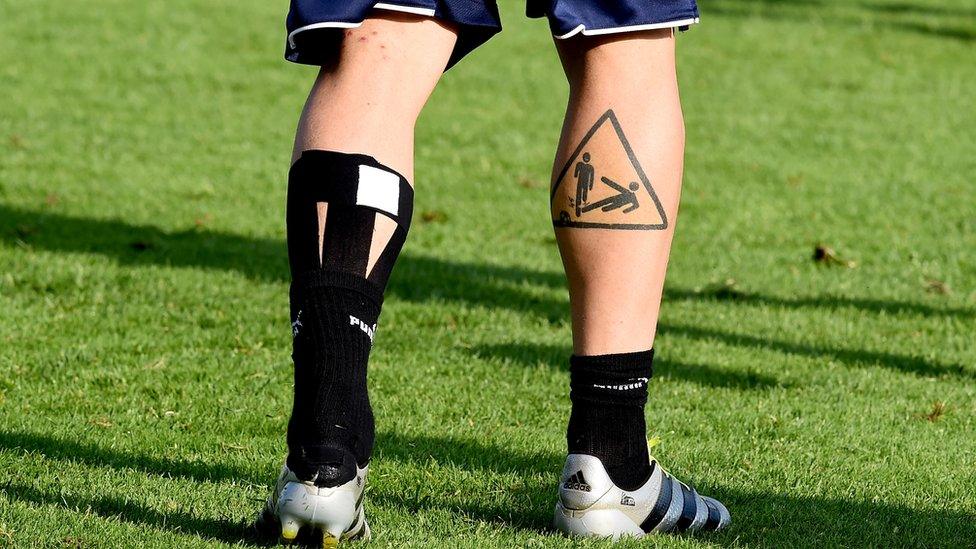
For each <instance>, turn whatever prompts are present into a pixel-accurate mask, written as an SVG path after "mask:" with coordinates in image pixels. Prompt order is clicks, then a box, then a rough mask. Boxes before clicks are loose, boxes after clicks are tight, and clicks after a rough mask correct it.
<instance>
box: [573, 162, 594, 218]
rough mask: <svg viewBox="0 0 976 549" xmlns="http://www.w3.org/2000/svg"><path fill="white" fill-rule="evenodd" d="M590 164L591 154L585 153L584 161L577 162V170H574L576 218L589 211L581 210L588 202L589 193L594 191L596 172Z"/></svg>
mask: <svg viewBox="0 0 976 549" xmlns="http://www.w3.org/2000/svg"><path fill="white" fill-rule="evenodd" d="M589 162H590V153H583V161H582V162H577V163H576V169H575V170H573V177H575V178H576V217H579V216H580V215H581V214H582V213H583V212H584V211H587V210H581V208H582V206H583V203H584V202H586V195H587V193H588V192H589V191H592V190H593V179H594V178H595V174H596V172H595V170H594V169H593V165H592V164H590V163H589Z"/></svg>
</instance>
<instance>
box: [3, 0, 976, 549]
mask: <svg viewBox="0 0 976 549" xmlns="http://www.w3.org/2000/svg"><path fill="white" fill-rule="evenodd" d="M285 4H286V3H283V2H273V3H272V2H260V1H258V0H249V1H246V2H231V1H228V0H216V1H213V0H210V1H205V0H172V1H167V2H163V1H160V0H148V1H144V2H129V1H125V0H92V1H89V2H56V1H54V0H36V1H30V2H28V1H26V0H0V546H7V545H9V546H14V547H33V546H38V547H205V546H210V547H222V546H238V547H250V546H253V545H255V544H263V543H266V542H265V541H263V540H260V539H255V538H254V537H253V536H252V534H251V533H250V530H249V529H248V527H249V524H250V521H251V519H252V518H253V515H254V513H255V512H256V511H257V510H258V509H259V507H260V506H261V502H262V500H263V498H264V497H266V495H267V493H268V487H269V485H270V484H271V482H272V481H273V479H274V477H275V475H276V474H277V470H278V467H279V465H280V462H281V459H282V457H283V453H284V429H285V424H286V421H287V417H288V412H289V408H290V404H291V386H290V385H291V364H290V360H289V356H288V355H289V350H290V337H289V326H288V318H287V311H286V310H287V294H286V290H287V278H288V273H287V262H286V253H285V248H284V228H283V219H284V200H283V196H284V181H285V172H286V169H287V166H286V165H287V162H288V158H289V154H290V144H291V137H292V131H293V127H294V123H295V121H296V119H297V115H298V111H299V109H300V106H301V103H302V101H303V99H304V95H305V93H306V91H307V88H308V86H309V84H310V80H311V78H312V76H313V74H314V70H313V69H311V68H308V67H298V66H294V65H290V64H288V63H285V62H284V61H283V60H282V59H281V54H282V50H283V17H284V11H285V8H286V6H285ZM502 12H503V17H504V19H505V24H506V31H505V32H504V33H503V34H502V35H500V36H499V37H496V38H495V39H493V40H492V41H491V42H490V43H489V44H488V45H487V46H486V47H484V48H483V49H481V50H479V51H477V52H476V53H475V54H473V55H472V56H471V57H470V58H468V59H466V60H465V61H463V62H462V63H461V64H460V65H459V66H458V67H457V68H456V69H452V70H451V71H450V72H449V73H448V74H447V75H446V76H445V78H444V80H443V82H442V85H441V86H440V88H439V89H438V91H437V92H436V93H435V94H434V97H433V99H432V100H431V102H430V104H429V105H428V107H427V109H426V111H425V113H424V115H423V117H422V120H421V123H420V126H419V129H418V150H417V177H416V179H417V187H418V190H419V193H418V210H417V212H418V214H417V216H416V218H415V221H414V226H413V229H412V232H411V239H410V241H409V242H408V244H407V247H406V250H405V252H404V256H403V257H402V259H401V262H400V263H399V264H398V266H397V269H396V271H395V273H394V277H393V281H392V283H391V287H390V291H389V294H388V299H387V302H386V307H385V310H384V314H383V318H382V322H381V329H380V331H379V334H378V338H377V347H376V349H375V351H374V358H373V360H372V364H371V370H370V380H371V384H372V385H371V390H372V395H373V400H374V403H375V408H376V414H377V424H378V430H379V432H378V446H377V453H376V455H375V457H374V461H373V465H372V470H371V485H370V488H369V492H368V494H369V499H368V504H367V505H368V506H367V509H368V513H369V514H370V516H371V523H372V525H373V529H374V532H375V541H374V542H373V545H376V546H411V547H429V546H444V547H511V546H520V547H570V546H575V545H577V543H575V542H573V541H570V540H567V539H564V538H562V537H559V536H557V535H554V534H553V533H552V532H551V531H550V530H549V529H548V523H549V520H550V518H551V509H552V504H553V503H554V498H555V482H556V477H557V475H558V473H559V470H560V468H561V463H562V457H563V452H564V444H565V442H564V429H565V422H566V419H567V416H568V410H569V402H568V397H567V390H568V378H567V366H566V364H567V357H568V355H569V353H570V346H569V340H570V328H569V324H568V321H567V316H568V304H567V296H566V291H565V289H564V285H563V278H562V274H561V270H560V263H559V259H558V256H557V253H556V250H555V245H554V239H553V237H552V229H551V228H550V226H549V218H548V215H549V214H548V204H547V181H548V173H549V162H550V160H551V156H552V151H553V149H554V146H555V142H556V138H557V132H558V128H559V124H560V119H561V115H562V111H563V109H564V100H565V96H566V93H567V90H566V85H565V81H564V79H563V77H562V75H561V73H560V69H559V67H558V63H557V61H556V58H555V54H554V53H553V50H552V47H551V45H550V43H549V41H550V38H549V35H548V29H547V27H546V25H545V24H544V23H543V22H541V21H530V20H526V19H524V17H523V16H522V4H521V3H520V2H517V1H516V0H509V1H506V2H504V3H503V4H502ZM702 12H703V19H702V25H700V26H699V27H696V28H695V29H693V30H692V31H691V32H689V33H687V34H685V35H683V36H682V37H681V38H680V44H679V50H680V52H679V56H680V60H679V61H680V63H679V72H680V77H681V81H682V90H683V100H684V106H685V112H686V121H687V126H688V154H687V173H686V179H685V192H684V201H683V204H682V213H681V220H680V223H679V226H678V232H677V238H676V241H675V246H674V255H673V258H672V266H671V270H670V274H669V279H668V287H667V295H666V300H665V305H664V308H663V312H662V321H661V330H660V337H659V338H658V342H657V347H658V352H659V360H658V362H657V364H656V378H655V381H654V382H653V383H652V385H651V397H650V403H649V406H648V424H649V426H650V433H649V436H651V437H652V439H653V440H655V441H656V445H655V446H654V448H653V453H654V454H655V456H656V457H658V458H659V459H660V460H661V461H662V462H663V463H664V464H665V465H666V466H667V467H668V468H669V469H670V470H672V471H673V472H675V474H677V475H678V476H679V477H681V478H687V479H688V480H689V481H691V482H692V483H693V484H695V485H696V486H697V487H698V488H699V489H700V490H702V491H703V492H706V493H709V494H714V495H715V496H716V497H719V498H720V499H722V500H723V501H725V502H726V503H727V504H728V506H729V507H730V509H731V510H732V513H733V518H734V524H733V527H732V528H731V529H729V530H728V531H727V532H723V533H721V534H717V535H702V536H697V537H678V538H672V537H652V538H649V539H646V540H644V541H643V542H642V543H641V544H639V545H641V546H644V545H647V546H668V547H672V546H674V547H704V546H725V545H729V546H741V547H746V546H749V547H752V546H763V547H791V546H820V547H834V546H876V547H891V546H919V547H920V546H928V547H961V546H976V401H974V397H976V336H974V334H976V191H974V184H976V181H974V174H976V154H974V153H976V108H974V103H973V96H974V95H973V94H974V90H976V1H974V0H931V1H930V0H853V1H843V0H822V1H819V0H796V1H787V0H783V1H774V0H703V1H702ZM817 245H823V246H827V247H830V248H832V249H833V250H834V254H833V255H832V256H831V257H835V258H836V259H837V260H836V261H826V262H816V261H814V260H813V259H812V255H813V253H814V248H815V246H817ZM848 262H853V263H854V266H853V267H850V266H848V265H847V263H848ZM584 545H587V546H602V545H603V544H602V543H599V542H592V543H587V544H584ZM624 545H625V546H637V545H638V544H637V543H633V542H630V543H626V544H624Z"/></svg>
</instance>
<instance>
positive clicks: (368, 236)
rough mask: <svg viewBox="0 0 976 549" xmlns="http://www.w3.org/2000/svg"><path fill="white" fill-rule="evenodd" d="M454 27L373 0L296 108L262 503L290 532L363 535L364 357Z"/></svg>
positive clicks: (367, 433) (370, 436) (369, 423)
mask: <svg viewBox="0 0 976 549" xmlns="http://www.w3.org/2000/svg"><path fill="white" fill-rule="evenodd" d="M455 40H456V32H455V30H454V28H453V27H452V26H450V25H448V24H445V23H443V22H440V21H437V20H433V19H429V18H424V17H418V16H415V15H405V14H400V13H390V12H380V11H376V12H374V14H373V16H371V17H370V18H369V19H366V20H365V21H364V22H363V23H362V25H361V26H359V27H358V28H353V29H348V30H346V31H344V32H343V34H342V36H341V41H339V42H338V44H337V47H336V50H335V54H334V56H333V57H332V58H330V59H329V62H328V63H326V64H325V65H323V66H322V69H321V71H320V73H319V75H318V77H317V78H316V81H315V84H314V85H313V88H312V91H311V93H310V94H309V97H308V100H307V102H306V105H305V108H304V110H303V112H302V117H301V121H300V122H299V126H298V132H297V136H296V139H295V148H294V154H293V164H292V167H291V170H290V173H289V185H288V204H287V210H288V212H287V222H288V230H287V236H288V255H289V263H290V267H291V274H292V284H291V291H290V300H291V319H292V332H293V354H292V358H293V360H294V364H295V398H294V405H293V408H292V415H291V419H290V421H289V425H288V459H287V461H286V467H285V468H284V470H283V472H282V476H281V478H280V479H279V482H278V485H277V486H276V488H275V491H274V493H273V495H272V498H271V500H269V503H268V506H267V509H266V511H265V513H264V519H266V522H272V523H274V524H276V525H280V527H281V533H282V536H283V537H284V538H285V539H288V540H290V539H294V537H295V536H296V535H297V533H298V530H299V528H301V527H302V526H311V527H314V528H318V529H321V530H322V531H323V534H324V535H323V543H326V542H334V541H336V540H337V539H339V538H341V537H353V536H361V535H368V527H367V526H366V524H365V518H364V515H363V508H362V493H363V487H364V484H365V476H366V470H367V466H368V462H369V459H370V456H371V454H372V447H373V440H374V430H375V429H374V420H373V413H372V408H371V406H370V402H369V397H368V392H367V387H366V369H367V361H368V358H369V353H370V349H371V347H372V343H373V338H374V334H375V330H376V322H377V319H378V317H379V314H380V308H381V305H382V300H383V291H384V289H385V287H386V283H387V280H388V278H389V275H390V271H391V269H392V267H393V264H394V262H395V261H396V258H397V256H398V255H399V252H400V249H401V247H402V245H403V242H404V240H405V238H406V233H407V230H408V228H409V224H410V216H411V212H412V202H413V200H412V198H413V189H412V186H411V184H410V180H411V179H412V172H413V129H414V124H415V122H416V119H417V116H418V115H419V113H420V110H421V109H422V107H423V105H424V103H425V102H426V100H427V98H428V96H429V94H430V92H431V91H432V90H433V88H434V86H435V84H436V82H437V80H438V78H439V77H440V74H441V73H442V72H443V70H444V68H445V66H446V64H447V62H448V58H449V56H450V55H451V53H452V51H453V48H454V44H455Z"/></svg>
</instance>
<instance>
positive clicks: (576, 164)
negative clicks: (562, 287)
mask: <svg viewBox="0 0 976 549" xmlns="http://www.w3.org/2000/svg"><path fill="white" fill-rule="evenodd" d="M674 42H675V39H674V34H673V31H672V30H671V29H659V30H650V31H644V32H630V33H624V34H619V35H614V36H612V37H609V38H606V37H592V38H591V37H578V38H573V39H569V40H565V41H560V42H557V48H558V50H559V53H560V57H561V59H562V61H563V66H564V68H565V70H566V74H567V77H568V79H569V84H570V98H569V107H568V109H567V113H566V120H565V123H564V125H563V133H562V138H561V139H560V144H559V150H558V152H557V153H556V162H555V165H554V172H553V187H552V193H551V199H552V216H553V218H552V219H553V224H554V226H555V227H556V240H557V242H558V244H559V251H560V254H561V256H562V259H563V265H564V267H565V269H566V275H567V278H568V281H569V293H570V305H571V310H572V320H573V351H574V356H573V357H572V359H571V361H570V373H571V382H570V384H571V388H572V392H571V395H570V399H571V400H572V405H573V407H572V412H571V415H570V420H569V428H568V430H567V443H568V449H569V456H568V458H567V461H566V466H565V468H564V470H563V476H562V482H561V486H560V501H559V504H558V506H557V510H556V517H555V521H556V525H557V527H559V528H560V529H562V530H564V531H567V532H569V533H573V534H587V535H600V536H608V535H612V536H618V535H637V536H640V535H643V534H644V533H646V532H651V531H665V532H672V531H682V530H695V529H699V528H704V529H718V528H722V527H724V526H725V525H727V524H728V521H729V518H728V512H727V510H725V508H724V506H722V505H721V504H720V503H718V502H717V501H715V500H713V499H711V498H707V497H702V496H699V495H698V494H697V493H695V492H694V490H692V489H690V488H689V487H688V486H687V485H685V484H682V483H681V482H679V481H677V480H675V479H674V477H672V476H670V474H668V473H667V472H665V471H664V470H663V469H662V468H661V467H660V466H659V465H658V464H657V463H656V462H654V461H652V460H650V459H649V455H648V450H647V439H646V425H645V418H644V404H645V402H646V401H647V390H648V385H647V383H648V380H649V378H650V377H651V361H652V359H653V350H652V347H653V344H654V331H655V327H656V324H657V317H658V311H659V308H660V303H661V293H662V289H663V286H664V275H665V271H666V269H667V263H668V255H669V252H670V246H671V238H672V235H673V233H674V221H675V217H676V215H677V208H678V198H679V191H680V187H681V173H682V161H683V153H684V124H683V121H682V115H681V106H680V101H679V99H678V86H677V79H676V76H675V66H674ZM594 172H595V173H594ZM591 173H592V177H591V175H589V174H591ZM584 174H585V175H584ZM591 181H592V182H593V187H592V191H590V192H589V193H580V191H579V190H576V191H575V196H573V193H574V188H575V189H581V188H583V186H584V184H586V185H589V184H590V182H591ZM581 201H582V202H583V203H582V204H581V203H580V202H581ZM574 213H575V215H573V214H574Z"/></svg>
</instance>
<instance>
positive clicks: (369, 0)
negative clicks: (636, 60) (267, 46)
mask: <svg viewBox="0 0 976 549" xmlns="http://www.w3.org/2000/svg"><path fill="white" fill-rule="evenodd" d="M526 1H527V5H526V9H525V11H526V14H527V15H528V16H529V17H548V18H549V28H550V29H552V34H553V35H554V36H555V37H556V38H560V39H562V38H569V37H572V36H576V35H578V34H583V35H586V36H594V35H600V34H613V33H619V32H631V31H640V30H649V29H661V28H685V27H687V26H689V25H692V24H694V23H697V22H698V5H697V4H696V3H695V0H526ZM374 9H378V10H392V11H400V12H407V13H413V14H417V15H424V16H428V17H435V18H437V19H442V20H444V21H449V22H451V23H454V24H456V25H457V27H458V42H457V45H456V46H455V48H454V53H453V54H452V55H451V60H450V61H449V62H448V67H450V66H451V65H453V64H454V63H457V62H458V61H459V60H460V59H461V58H462V57H464V56H465V55H466V54H468V53H469V52H471V51H472V50H474V49H475V48H477V47H478V46H480V45H481V44H483V43H484V42H485V41H486V40H488V39H489V38H491V37H492V36H493V35H495V34H496V33H497V32H499V31H500V30H502V22H501V19H500V18H499V16H498V6H497V5H496V3H495V0H391V1H389V2H376V1H374V0H291V9H290V10H289V12H288V23H287V28H288V43H287V45H286V48H285V59H288V60H289V61H294V62H295V63H304V64H307V65H322V64H325V63H327V62H328V59H329V58H330V57H331V56H332V54H333V53H334V52H335V48H336V45H337V44H338V37H339V36H341V34H340V33H338V32H337V30H341V29H348V28H353V27H358V26H359V25H360V24H362V22H363V20H365V19H366V18H367V17H369V13H370V12H371V11H372V10H374Z"/></svg>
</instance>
